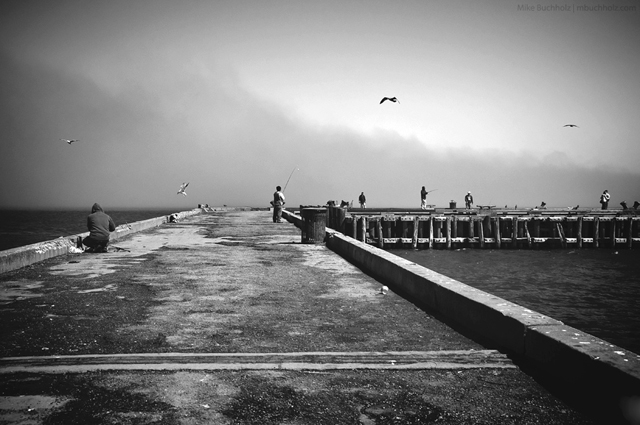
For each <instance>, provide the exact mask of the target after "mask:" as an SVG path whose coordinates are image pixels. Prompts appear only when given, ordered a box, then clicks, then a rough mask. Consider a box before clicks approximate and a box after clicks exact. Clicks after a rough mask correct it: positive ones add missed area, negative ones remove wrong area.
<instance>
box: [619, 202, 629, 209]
mask: <svg viewBox="0 0 640 425" xmlns="http://www.w3.org/2000/svg"><path fill="white" fill-rule="evenodd" d="M620 205H622V209H623V210H628V209H629V207H628V206H627V201H622V202H620Z"/></svg>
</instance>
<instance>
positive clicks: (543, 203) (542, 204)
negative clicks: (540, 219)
mask: <svg viewBox="0 0 640 425" xmlns="http://www.w3.org/2000/svg"><path fill="white" fill-rule="evenodd" d="M540 209H541V210H546V209H547V203H546V202H544V201H542V202H540Z"/></svg>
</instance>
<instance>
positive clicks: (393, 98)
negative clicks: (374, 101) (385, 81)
mask: <svg viewBox="0 0 640 425" xmlns="http://www.w3.org/2000/svg"><path fill="white" fill-rule="evenodd" d="M385 100H390V101H391V102H398V103H400V101H399V100H398V99H397V98H395V97H383V98H382V100H381V101H380V104H382V102H384V101H385Z"/></svg>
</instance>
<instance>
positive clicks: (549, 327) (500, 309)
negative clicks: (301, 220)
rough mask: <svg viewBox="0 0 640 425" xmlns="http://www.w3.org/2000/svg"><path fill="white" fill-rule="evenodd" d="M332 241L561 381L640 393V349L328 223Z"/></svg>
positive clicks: (612, 396) (607, 393)
mask: <svg viewBox="0 0 640 425" xmlns="http://www.w3.org/2000/svg"><path fill="white" fill-rule="evenodd" d="M326 242H327V247H328V248H329V249H331V250H333V251H334V252H336V253H338V254H339V255H341V256H342V257H344V258H345V259H347V260H348V261H350V262H352V263H353V264H355V265H356V266H358V267H360V268H361V269H362V270H363V271H365V272H366V273H369V274H371V275H372V276H374V277H376V278H379V279H380V280H382V281H384V282H387V283H388V285H389V286H391V287H392V288H393V289H394V291H396V292H399V293H402V294H404V295H406V296H408V298H410V299H411V300H412V301H414V302H416V303H417V304H419V305H423V306H424V307H426V308H428V309H430V310H431V311H434V312H436V313H437V314H439V315H441V316H442V317H443V318H445V319H446V320H450V321H451V322H452V323H455V324H457V325H460V326H461V327H463V328H465V329H468V330H470V331H472V332H474V333H476V334H477V335H478V336H480V337H481V338H483V339H486V340H488V341H490V342H491V343H493V344H495V346H496V347H499V348H502V349H505V350H508V351H510V352H512V353H514V354H516V355H517V356H518V357H519V358H521V359H523V360H524V361H525V362H527V363H530V364H532V365H534V366H536V367H537V368H538V369H539V370H540V371H542V373H544V374H548V375H551V376H553V379H554V380H556V382H562V385H566V386H569V387H571V388H573V389H575V390H576V391H579V392H581V393H589V394H597V395H599V396H602V397H603V398H608V399H609V401H610V403H609V406H613V405H615V404H616V403H617V400H618V399H620V398H621V397H625V396H628V395H635V396H639V395H640V355H638V354H636V353H633V352H631V351H628V350H625V349H623V348H621V347H617V346H615V345H613V344H610V343H608V342H606V341H604V340H601V339H599V338H596V337H595V336H593V335H590V334H587V333H585V332H582V331H580V330H577V329H574V328H571V327H570V326H566V325H564V324H563V323H562V322H560V321H558V320H555V319H553V318H551V317H548V316H545V315H543V314H540V313H537V312H535V311H532V310H529V309H527V308H524V307H522V306H520V305H517V304H514V303H512V302H510V301H507V300H504V299H502V298H499V297H496V296H493V295H491V294H488V293H486V292H483V291H480V290H478V289H475V288H472V287H470V286H468V285H465V284H464V283H462V282H458V281H456V280H454V279H450V278H448V277H446V276H444V275H441V274H439V273H436V272H434V271H432V270H429V269H427V268H425V267H422V266H420V265H418V264H415V263H413V262H411V261H408V260H405V259H403V258H400V257H397V256H395V255H393V254H391V253H389V252H386V251H384V250H381V249H378V248H376V247H373V246H371V245H368V244H366V243H363V242H360V241H357V240H355V239H353V238H350V237H348V236H345V235H342V234H341V233H339V232H336V231H335V230H332V229H327V240H326Z"/></svg>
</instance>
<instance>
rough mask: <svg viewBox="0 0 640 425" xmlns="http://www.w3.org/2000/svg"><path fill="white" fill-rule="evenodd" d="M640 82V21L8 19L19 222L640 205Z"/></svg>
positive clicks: (207, 8)
mask: <svg viewBox="0 0 640 425" xmlns="http://www.w3.org/2000/svg"><path fill="white" fill-rule="evenodd" d="M603 4H607V5H609V6H611V8H612V9H614V8H615V10H599V9H598V7H600V8H601V7H602V5H603ZM585 6H588V8H587V10H581V9H579V8H584V7H585ZM591 7H595V9H593V8H591ZM525 9H528V10H525ZM565 9H567V10H565ZM639 76H640V2H638V1H626V0H614V1H612V2H602V1H585V0H580V1H575V2H572V1H568V2H564V1H560V2H555V3H554V2H545V1H540V2H538V1H535V0H534V1H530V2H529V1H526V0H523V1H522V2H515V1H510V0H505V1H484V2H479V1H448V0H446V1H445V0H442V1H429V0H417V1H408V0H397V1H396V0H393V1H392V0H379V1H376V0H366V1H349V0H335V1H327V0H322V1H302V0H295V1H294V0H292V1H280V0H277V1H276V0H273V1H271V0H256V1H242V0H233V1H219V0H218V1H216V0H207V1H162V0H149V1H140V0H138V1H135V0H126V1H117V0H105V1H101V0H91V1H82V0H76V1H67V0H56V1H49V0H46V1H29V0H19V1H7V0H4V1H2V2H0V108H1V112H0V113H1V115H0V137H1V144H0V179H1V182H2V184H1V186H0V207H4V208H9V207H11V208H13V207H29V208H34V207H37V208H60V207H69V208H78V207H79V208H90V206H91V205H92V204H93V203H94V202H99V203H101V204H102V205H103V206H104V207H105V209H107V210H108V209H114V208H120V207H141V208H151V207H171V208H178V209H190V208H192V207H195V206H196V205H197V204H198V203H208V204H210V205H223V204H226V205H235V206H241V205H242V206H268V202H269V200H270V199H271V198H272V193H273V191H274V189H275V186H276V185H281V186H283V187H284V186H285V184H286V182H287V179H288V178H289V176H291V179H290V180H289V183H288V185H287V187H286V190H285V195H286V196H287V201H288V205H294V206H297V205H300V204H313V205H317V204H323V203H325V202H326V201H327V200H329V199H337V200H341V199H344V200H348V201H351V200H356V203H357V198H358V195H359V194H360V192H362V191H364V192H365V194H366V195H367V198H368V204H369V206H389V207H417V206H419V203H420V199H419V192H420V188H421V187H422V186H426V188H427V189H429V190H431V189H437V190H436V191H435V192H433V193H431V194H430V195H429V203H433V204H436V205H439V206H445V205H448V203H449V201H451V200H455V201H457V202H458V203H459V204H462V203H463V197H464V195H465V193H466V192H467V191H471V192H472V193H473V195H474V197H475V200H476V203H479V204H495V205H499V206H503V205H510V206H513V205H515V204H518V205H520V206H535V205H539V204H540V202H541V201H545V202H546V203H547V204H548V205H551V206H574V205H577V204H580V205H582V206H594V207H595V206H597V205H598V197H599V194H600V193H601V192H602V191H603V190H604V189H608V190H609V191H610V192H611V194H612V204H613V205H615V206H617V205H618V203H619V202H620V201H622V200H626V201H627V202H628V203H629V204H631V203H633V201H634V200H636V199H637V200H640V184H639V183H640V171H639V167H638V159H640V119H639V117H640V80H639ZM383 96H396V97H397V98H398V99H399V101H400V103H391V102H385V103H383V104H380V103H379V102H380V100H381V99H382V97H383ZM565 124H576V125H578V127H564V125H565ZM61 138H69V139H71V138H73V139H79V142H77V143H74V144H72V145H68V144H67V143H65V142H64V141H61V140H60V139H61ZM294 170H295V171H294ZM292 171H294V172H293V175H291V173H292ZM183 182H190V185H189V187H188V188H187V193H188V196H186V197H184V196H181V195H178V194H177V193H176V192H177V190H178V188H179V187H180V184H181V183H183Z"/></svg>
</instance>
